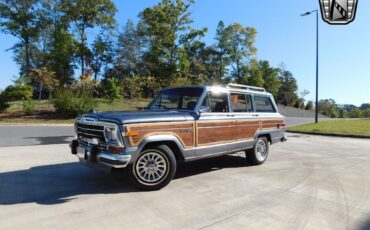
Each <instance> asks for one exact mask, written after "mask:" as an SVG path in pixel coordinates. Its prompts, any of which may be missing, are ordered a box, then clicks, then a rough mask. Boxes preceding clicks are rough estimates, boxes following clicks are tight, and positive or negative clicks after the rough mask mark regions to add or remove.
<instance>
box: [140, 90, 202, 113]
mask: <svg viewBox="0 0 370 230" xmlns="http://www.w3.org/2000/svg"><path fill="white" fill-rule="evenodd" d="M202 93H203V89H202V88H194V87H192V88H190V87H188V88H173V89H165V90H163V91H162V92H161V93H160V94H159V95H158V96H157V97H155V98H154V100H153V101H152V102H151V103H150V104H149V105H148V107H147V109H149V110H153V109H165V110H167V109H179V110H194V108H195V106H196V105H197V103H198V101H199V98H200V96H201V95H202Z"/></svg>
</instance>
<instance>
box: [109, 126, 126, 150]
mask: <svg viewBox="0 0 370 230" xmlns="http://www.w3.org/2000/svg"><path fill="white" fill-rule="evenodd" d="M118 135H119V128H118V126H116V125H106V126H105V127H104V139H105V142H107V143H109V144H113V145H117V144H118V145H119V146H123V143H122V142H123V141H122V137H120V136H118Z"/></svg>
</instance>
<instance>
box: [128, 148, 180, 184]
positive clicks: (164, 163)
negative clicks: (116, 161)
mask: <svg viewBox="0 0 370 230" xmlns="http://www.w3.org/2000/svg"><path fill="white" fill-rule="evenodd" d="M130 173H131V177H132V179H133V182H134V184H135V185H136V186H137V187H138V188H140V189H143V190H159V189H161V188H163V187H165V186H166V185H167V184H169V183H170V181H171V180H172V178H173V177H174V176H175V173H176V158H175V156H174V154H173V152H172V151H171V149H170V148H169V147H168V146H166V145H159V146H157V147H155V148H151V149H146V150H144V151H143V152H141V154H140V155H139V157H138V158H137V159H136V161H135V162H134V163H133V164H132V165H131V167H130Z"/></svg>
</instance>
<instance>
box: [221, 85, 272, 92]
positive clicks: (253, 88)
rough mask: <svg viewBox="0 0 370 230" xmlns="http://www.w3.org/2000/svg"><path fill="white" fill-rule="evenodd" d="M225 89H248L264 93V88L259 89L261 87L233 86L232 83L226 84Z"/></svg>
mask: <svg viewBox="0 0 370 230" xmlns="http://www.w3.org/2000/svg"><path fill="white" fill-rule="evenodd" d="M227 87H228V88H239V89H249V90H255V91H261V92H265V91H266V90H265V89H264V88H261V87H255V86H250V85H240V84H234V83H229V84H227Z"/></svg>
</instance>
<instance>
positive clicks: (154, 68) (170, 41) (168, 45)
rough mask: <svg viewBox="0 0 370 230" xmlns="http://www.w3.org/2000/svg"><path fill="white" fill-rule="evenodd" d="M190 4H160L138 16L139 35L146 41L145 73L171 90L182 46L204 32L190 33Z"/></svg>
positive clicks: (182, 0)
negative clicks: (157, 79) (164, 83)
mask: <svg viewBox="0 0 370 230" xmlns="http://www.w3.org/2000/svg"><path fill="white" fill-rule="evenodd" d="M193 2H194V1H193V0H162V1H161V2H160V3H159V4H157V5H155V6H153V7H150V8H146V9H145V10H144V11H142V12H141V13H140V15H139V17H140V23H139V34H140V35H141V36H143V37H145V38H146V42H147V44H148V47H149V48H148V50H147V52H146V53H145V54H144V62H145V64H146V68H147V69H148V72H149V73H151V74H153V75H154V76H155V77H157V78H161V79H159V80H164V81H166V82H167V86H171V85H172V83H173V81H174V80H175V77H176V74H178V72H177V71H178V65H179V59H180V53H181V52H182V49H183V44H184V43H185V42H188V40H191V39H194V37H196V36H198V35H199V34H201V33H204V32H203V31H204V30H200V31H198V30H194V29H191V26H190V25H191V23H192V22H193V21H192V19H191V18H190V12H189V7H190V6H191V5H192V4H193Z"/></svg>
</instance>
